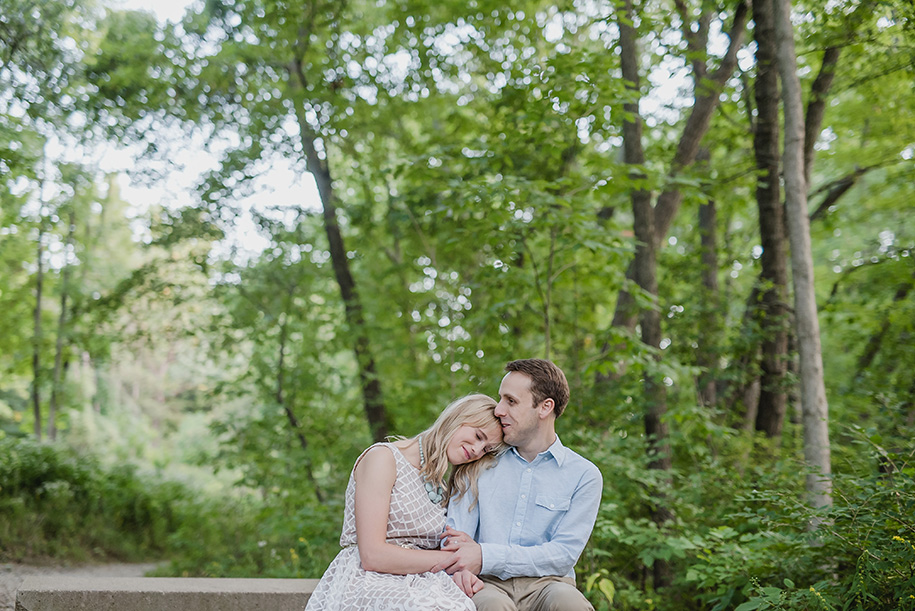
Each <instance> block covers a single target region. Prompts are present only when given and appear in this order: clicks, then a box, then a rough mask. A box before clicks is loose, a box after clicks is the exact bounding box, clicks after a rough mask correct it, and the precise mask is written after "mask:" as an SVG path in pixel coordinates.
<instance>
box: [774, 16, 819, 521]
mask: <svg viewBox="0 0 915 611" xmlns="http://www.w3.org/2000/svg"><path fill="white" fill-rule="evenodd" d="M775 6H776V9H775V15H776V18H775V30H776V39H777V44H778V55H777V58H778V68H779V74H780V75H781V79H782V97H783V100H784V104H785V106H784V108H785V139H784V157H783V158H784V176H785V200H786V204H787V213H788V237H789V238H790V241H791V271H792V277H793V280H794V309H795V325H796V330H797V342H798V352H799V354H800V385H801V409H802V412H803V421H804V458H805V460H806V461H807V467H808V469H809V470H810V471H809V473H808V475H807V481H806V489H807V494H808V497H809V501H810V503H811V505H813V506H814V507H824V506H827V505H830V504H831V503H832V480H831V474H832V467H831V460H830V445H829V405H828V403H827V401H826V386H825V383H824V380H823V354H822V348H821V345H820V324H819V319H818V318H817V304H816V295H815V292H814V283H813V254H812V251H811V245H810V219H809V217H808V212H807V185H806V182H805V180H804V116H803V112H804V109H803V105H802V101H801V84H800V79H799V78H798V75H797V55H796V54H795V48H794V30H793V26H792V25H791V2H790V0H776V2H775ZM812 526H816V524H813V525H812Z"/></svg>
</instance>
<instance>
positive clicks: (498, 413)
mask: <svg viewBox="0 0 915 611" xmlns="http://www.w3.org/2000/svg"><path fill="white" fill-rule="evenodd" d="M492 413H493V415H494V416H495V417H496V418H501V417H502V416H504V415H505V414H507V413H508V412H506V411H505V406H504V405H502V402H501V401H499V402H498V403H496V409H494V410H493V412H492Z"/></svg>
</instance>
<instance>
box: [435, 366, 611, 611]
mask: <svg viewBox="0 0 915 611" xmlns="http://www.w3.org/2000/svg"><path fill="white" fill-rule="evenodd" d="M505 369H506V370H507V371H508V373H507V374H505V377H504V378H503V379H502V384H501V386H500V387H499V404H498V405H497V406H496V410H495V414H496V417H497V418H499V420H500V421H501V423H502V434H503V437H504V441H505V443H507V444H509V445H510V446H512V447H511V448H510V449H509V450H508V451H507V452H505V453H504V454H503V455H502V456H501V457H500V459H499V462H498V463H497V464H496V466H495V467H493V468H492V469H488V470H487V471H484V472H483V473H482V474H481V475H480V479H479V481H478V485H479V492H480V494H479V501H478V502H477V503H476V504H474V505H473V507H471V504H472V502H473V501H472V499H470V498H468V497H469V496H470V495H467V494H465V495H464V496H463V497H461V498H460V499H457V500H453V501H452V502H451V503H450V504H449V506H448V528H447V529H446V531H445V533H444V536H445V537H447V539H446V540H445V543H444V544H443V545H442V549H446V550H451V551H455V552H456V554H455V556H454V558H453V559H452V560H451V561H449V562H447V563H443V564H441V565H439V566H437V567H434V568H433V569H432V570H433V571H434V570H446V571H447V572H448V573H450V574H452V575H454V574H455V573H458V574H457V575H455V580H462V579H469V575H470V574H471V573H472V574H476V575H480V578H481V579H482V581H483V583H484V586H483V588H482V589H481V590H480V591H478V592H477V593H476V594H475V595H474V597H473V602H474V603H475V604H476V607H477V609H479V610H481V611H494V610H520V611H527V610H531V611H540V610H547V609H562V610H564V611H566V610H585V609H590V610H592V611H593V607H592V606H591V604H590V603H589V602H588V601H587V599H586V598H585V597H584V596H583V595H582V594H581V592H579V591H578V590H577V589H576V587H575V571H574V567H575V563H576V562H577V561H578V557H579V556H580V555H581V552H582V550H583V549H584V547H585V544H586V543H587V542H588V538H589V537H590V536H591V530H592V529H593V528H594V521H595V519H596V518H597V510H598V506H599V505H600V498H601V489H602V486H603V480H602V477H601V473H600V471H599V470H598V469H597V467H595V466H594V465H593V464H592V463H591V462H590V461H588V460H585V459H584V458H582V457H581V456H579V455H578V454H576V453H575V452H573V451H572V450H570V449H568V448H566V447H565V446H563V445H562V443H561V442H560V441H559V437H558V436H557V435H556V428H555V425H556V418H558V417H559V416H560V415H562V412H563V410H564V409H565V407H566V404H568V402H569V384H568V382H567V381H566V377H565V374H563V372H562V370H561V369H559V367H557V366H556V365H554V364H553V363H551V362H550V361H545V360H543V359H523V360H519V361H512V362H511V363H509V364H508V365H506V367H505ZM465 570H466V571H469V573H467V572H461V571H465ZM459 585H460V584H459ZM477 587H479V586H477ZM465 591H470V590H469V589H468V588H465Z"/></svg>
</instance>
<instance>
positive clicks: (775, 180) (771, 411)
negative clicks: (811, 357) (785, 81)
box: [753, 0, 788, 437]
mask: <svg viewBox="0 0 915 611" xmlns="http://www.w3.org/2000/svg"><path fill="white" fill-rule="evenodd" d="M773 2H774V0H753V21H754V23H755V24H756V28H755V30H754V34H755V39H756V89H755V95H756V108H757V119H756V129H755V132H754V135H753V150H754V153H755V155H756V167H757V169H758V174H757V182H756V203H757V207H758V209H759V233H760V240H761V243H762V256H761V258H760V263H761V267H762V271H761V273H760V281H761V282H762V285H763V293H762V298H761V299H760V301H759V303H758V306H757V308H756V318H757V319H758V320H759V326H760V329H761V330H762V337H763V340H762V361H761V376H760V381H759V388H760V393H759V406H758V409H757V412H756V430H757V431H763V432H765V434H766V436H767V437H778V436H780V435H781V432H782V424H783V423H784V419H785V410H786V407H787V395H786V392H785V388H784V386H785V373H786V372H787V366H788V329H787V320H786V316H787V307H786V299H787V287H788V270H787V255H786V253H785V219H784V215H783V208H782V202H781V192H780V189H779V156H778V136H779V121H778V98H779V96H778V67H777V66H776V61H775V53H776V49H775V24H774V23H773V18H774V12H773V11H774V5H773Z"/></svg>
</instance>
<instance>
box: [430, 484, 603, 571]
mask: <svg viewBox="0 0 915 611" xmlns="http://www.w3.org/2000/svg"><path fill="white" fill-rule="evenodd" d="M602 490H603V478H602V476H601V474H600V471H599V470H598V469H597V467H593V468H592V469H589V470H588V471H587V472H586V473H585V474H584V475H583V476H582V480H581V482H580V483H579V485H578V486H577V487H576V489H575V492H574V493H573V495H572V498H571V501H570V503H569V509H568V511H567V512H566V515H565V516H564V517H563V518H562V521H561V522H560V523H559V525H558V527H557V529H556V532H555V533H554V534H553V536H552V537H550V540H549V541H547V542H546V543H541V544H539V545H530V546H525V545H507V544H501V543H482V544H481V547H482V550H483V569H482V571H480V573H481V574H483V575H492V576H493V577H498V578H499V579H509V578H511V577H544V576H547V575H559V576H571V575H573V574H574V572H573V569H574V568H575V563H576V562H578V558H579V557H580V556H581V552H582V551H583V550H584V548H585V545H586V544H587V543H588V539H589V538H590V537H591V531H592V530H593V528H594V522H595V520H596V519H597V511H598V508H599V507H600V499H601V492H602ZM448 513H449V520H450V515H451V512H450V509H449V512H448ZM477 521H479V519H478V520H477ZM459 530H460V529H459ZM465 532H468V531H465Z"/></svg>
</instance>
